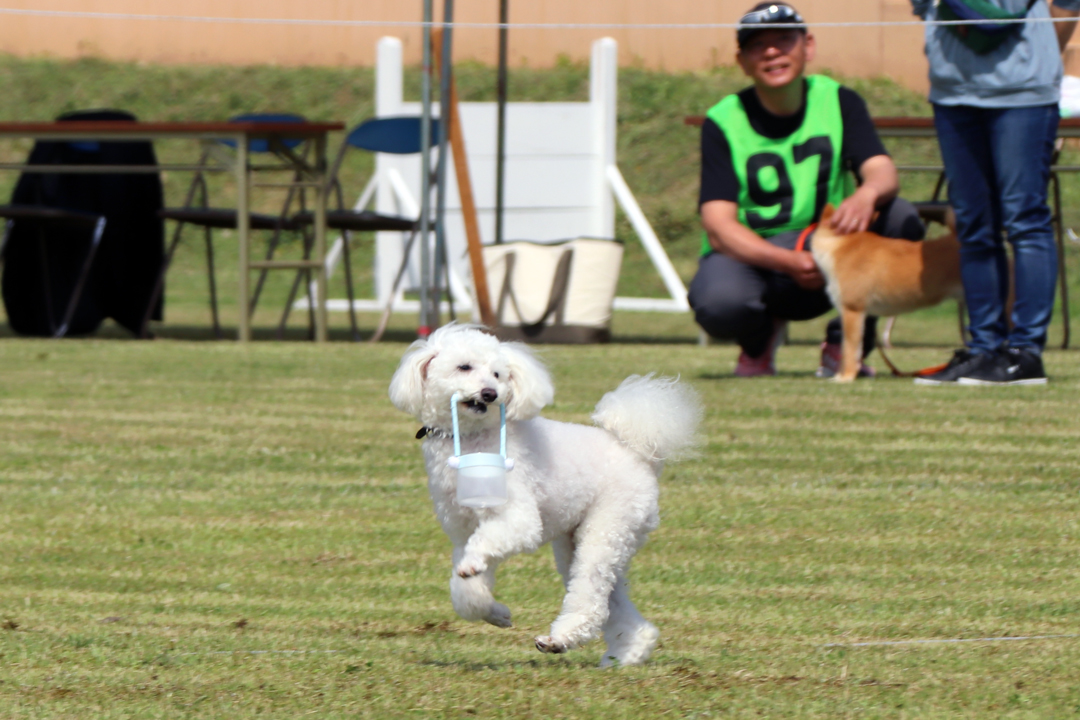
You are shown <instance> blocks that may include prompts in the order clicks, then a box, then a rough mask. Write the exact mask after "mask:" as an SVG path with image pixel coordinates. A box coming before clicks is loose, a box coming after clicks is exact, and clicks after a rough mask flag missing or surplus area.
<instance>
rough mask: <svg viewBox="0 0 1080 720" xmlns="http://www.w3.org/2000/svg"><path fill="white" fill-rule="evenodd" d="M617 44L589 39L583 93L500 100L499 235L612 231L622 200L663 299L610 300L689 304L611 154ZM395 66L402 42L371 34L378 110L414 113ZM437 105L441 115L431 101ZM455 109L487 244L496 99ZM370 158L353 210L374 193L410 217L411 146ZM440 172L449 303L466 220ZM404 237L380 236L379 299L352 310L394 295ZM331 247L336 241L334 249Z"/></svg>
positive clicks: (415, 178) (462, 271)
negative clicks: (370, 171)
mask: <svg viewBox="0 0 1080 720" xmlns="http://www.w3.org/2000/svg"><path fill="white" fill-rule="evenodd" d="M617 51H618V46H617V44H616V42H615V40H613V39H611V38H602V39H600V40H597V41H596V42H594V43H593V46H592V64H591V68H590V76H589V80H590V88H589V101H588V102H514V103H508V104H507V107H506V156H505V170H504V178H505V187H504V200H503V203H504V215H503V235H504V239H505V240H508V241H509V240H533V241H538V242H554V241H559V240H566V239H569V238H575V237H582V236H589V237H607V238H614V237H615V207H616V203H618V205H619V207H621V208H622V210H623V212H624V213H625V214H626V216H627V218H628V219H629V221H630V224H631V226H632V227H633V228H634V231H635V233H636V235H637V237H638V239H639V240H640V241H641V243H642V245H643V246H644V247H645V250H646V252H647V253H648V256H649V258H650V260H651V261H652V263H653V265H654V266H655V267H656V269H657V272H658V273H659V274H660V277H661V279H662V280H663V282H664V286H665V288H666V289H667V291H668V293H669V295H670V297H669V298H627V297H618V298H616V299H615V307H616V308H618V309H627V310H646V311H661V312H684V311H688V310H689V309H690V307H689V305H688V304H687V302H686V287H685V286H684V285H683V283H682V280H681V279H680V278H679V276H678V274H677V273H676V272H675V268H674V267H673V266H672V264H671V261H670V260H669V258H668V256H667V254H666V253H665V252H664V249H663V247H662V246H661V244H660V241H659V240H658V239H657V237H656V233H655V232H653V229H652V227H651V226H650V225H649V222H648V220H647V219H646V217H645V214H644V213H643V212H642V211H641V208H640V207H639V206H638V203H637V201H636V200H635V199H634V195H633V193H632V192H631V191H630V189H629V187H628V186H627V184H626V181H625V180H624V179H623V176H622V173H620V172H619V168H618V165H617V163H616V157H615V149H616V143H615V140H616V135H615V133H616V117H617V116H616V111H617V106H616V98H617V83H618V55H617ZM402 76H403V73H402V46H401V41H400V40H398V39H397V38H390V37H386V38H382V39H381V40H380V41H379V44H378V65H377V76H376V114H377V115H378V116H380V117H386V116H394V115H418V114H419V113H420V106H419V103H414V102H405V101H404V98H403V92H402ZM434 112H435V114H436V115H438V106H437V104H436V106H435V110H434ZM460 114H461V125H462V130H463V132H464V136H465V146H466V150H467V152H468V162H469V170H470V175H471V178H472V182H473V196H474V198H475V200H476V205H477V213H478V215H479V224H480V235H481V238H482V240H483V241H484V242H486V243H490V242H492V241H493V240H494V234H495V177H496V175H495V170H496V168H495V165H496V122H497V109H496V105H495V103H461V105H460ZM375 164H376V169H375V174H374V176H373V178H372V180H371V182H370V183H369V185H368V187H367V188H365V190H364V192H363V193H362V194H361V196H360V198H359V200H358V202H357V205H356V207H357V209H362V208H363V207H367V206H368V204H369V203H370V202H371V201H372V200H374V203H375V209H376V210H377V211H378V212H382V213H390V214H397V215H403V216H407V217H417V216H418V214H419V206H420V203H419V201H418V198H419V193H420V159H419V156H412V155H409V156H399V155H387V154H381V153H380V154H379V155H378V156H377V157H376V163H375ZM448 170H449V172H447V182H448V188H447V195H446V223H447V226H446V240H447V252H448V260H449V265H450V289H451V294H452V295H453V297H454V301H455V304H456V307H457V308H459V309H469V308H471V307H472V304H473V303H472V301H471V297H470V290H469V288H468V285H467V282H466V278H467V277H468V272H469V270H468V258H467V256H466V247H467V244H466V237H465V225H464V221H463V219H462V216H461V202H460V198H459V195H458V189H457V178H456V176H455V173H454V171H453V163H451V164H450V166H449V168H448ZM405 239H406V236H405V235H404V234H403V233H397V232H380V233H378V234H377V238H376V253H375V295H376V297H375V298H374V299H371V300H356V301H355V307H356V308H357V309H358V310H381V309H382V308H384V307H385V306H386V303H387V302H388V301H389V300H390V291H391V288H392V285H393V281H394V276H395V274H396V272H397V269H398V267H399V266H400V264H401V253H402V252H403V248H404V242H405ZM337 248H338V246H337V245H335V250H336V249H337ZM414 253H415V257H414V258H411V259H410V263H409V269H408V273H407V275H406V281H405V282H404V283H403V287H401V288H399V291H398V293H397V297H396V298H395V299H394V309H395V310H397V311H408V312H416V311H417V310H418V309H419V304H418V303H417V302H416V301H411V300H405V299H404V298H403V295H404V293H405V292H407V291H410V290H413V289H415V288H416V287H418V282H419V272H418V269H419V252H418V248H414ZM339 255H340V253H339V252H333V253H332V254H331V258H330V259H329V260H328V263H336V261H337V258H338V257H339ZM301 302H303V301H301ZM347 307H348V305H347V301H346V300H333V301H331V302H330V309H332V310H344V309H347ZM474 315H475V314H474Z"/></svg>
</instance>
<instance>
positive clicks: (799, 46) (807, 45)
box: [735, 29, 814, 88]
mask: <svg viewBox="0 0 1080 720" xmlns="http://www.w3.org/2000/svg"><path fill="white" fill-rule="evenodd" d="M813 57H814V36H813V35H810V34H808V33H805V32H803V31H802V30H795V29H792V30H785V29H768V30H761V31H760V32H757V33H754V35H753V36H751V37H750V38H749V39H748V40H747V41H746V44H745V45H744V46H743V47H742V48H740V49H739V52H738V54H737V55H736V56H735V59H736V60H737V61H738V63H739V65H740V66H741V67H742V69H743V72H744V73H746V74H747V76H749V77H750V78H751V79H752V80H753V81H754V84H755V85H757V86H758V87H762V88H781V87H784V86H786V85H788V84H790V83H792V82H794V81H796V80H799V79H801V78H802V76H803V71H804V70H805V68H806V63H807V62H809V61H810V60H812V59H813Z"/></svg>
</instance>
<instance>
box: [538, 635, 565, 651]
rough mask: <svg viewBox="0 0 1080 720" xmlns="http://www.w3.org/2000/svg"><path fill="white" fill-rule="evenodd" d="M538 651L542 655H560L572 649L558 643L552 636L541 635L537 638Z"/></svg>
mask: <svg viewBox="0 0 1080 720" xmlns="http://www.w3.org/2000/svg"><path fill="white" fill-rule="evenodd" d="M536 649H537V650H539V651H540V652H542V653H551V654H553V655H560V654H562V653H564V652H566V651H567V650H569V649H570V648H568V647H567V646H566V643H561V642H556V640H555V638H553V637H551V636H550V635H541V636H540V637H538V638H536Z"/></svg>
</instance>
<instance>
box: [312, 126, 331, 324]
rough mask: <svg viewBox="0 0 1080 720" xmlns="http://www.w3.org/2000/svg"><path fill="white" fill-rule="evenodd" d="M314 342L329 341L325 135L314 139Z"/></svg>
mask: <svg viewBox="0 0 1080 720" xmlns="http://www.w3.org/2000/svg"><path fill="white" fill-rule="evenodd" d="M315 163H316V173H315V181H316V185H315V258H316V260H318V262H319V266H318V268H316V269H315V341H316V342H326V341H327V340H328V339H329V332H328V328H327V315H326V294H327V292H326V285H327V279H328V278H327V276H326V195H327V192H328V190H329V188H328V187H327V186H326V135H325V134H323V135H320V136H319V137H317V138H316V139H315Z"/></svg>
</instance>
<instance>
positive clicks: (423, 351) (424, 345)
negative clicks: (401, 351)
mask: <svg viewBox="0 0 1080 720" xmlns="http://www.w3.org/2000/svg"><path fill="white" fill-rule="evenodd" d="M437 354H438V351H437V350H436V348H435V347H434V346H432V345H431V343H429V342H428V341H427V340H417V341H416V342H414V343H413V344H412V345H410V346H409V350H408V352H406V353H405V356H404V357H402V358H401V364H400V365H398V369H397V370H396V371H395V372H394V377H393V378H391V380H390V402H392V403H394V406H395V407H396V408H397V409H398V410H404V411H405V412H407V413H409V414H410V415H412V416H413V417H419V416H420V410H421V409H422V408H423V405H424V381H425V380H427V368H428V365H429V364H430V363H431V361H432V360H434V359H435V356H436V355H437Z"/></svg>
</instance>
